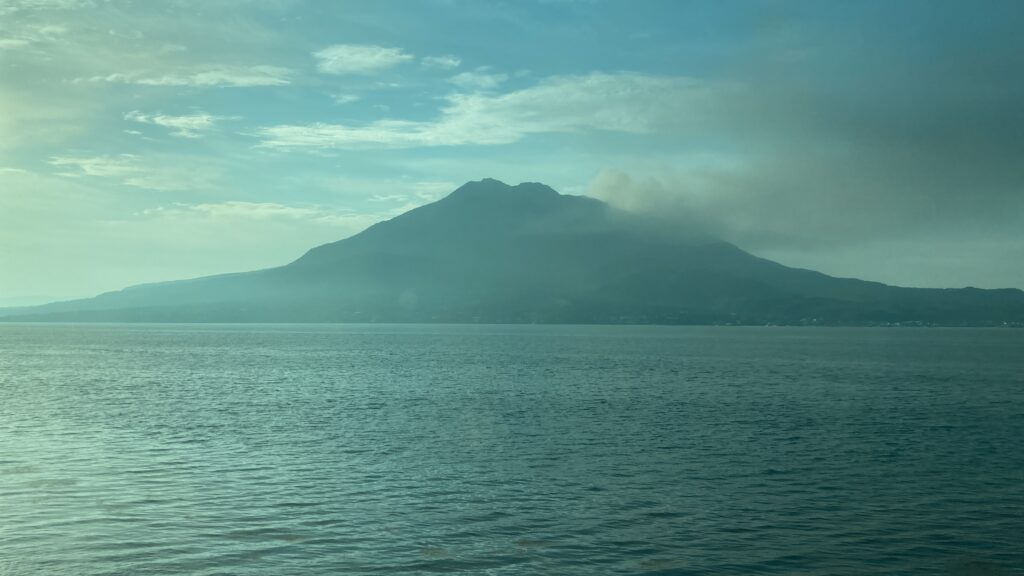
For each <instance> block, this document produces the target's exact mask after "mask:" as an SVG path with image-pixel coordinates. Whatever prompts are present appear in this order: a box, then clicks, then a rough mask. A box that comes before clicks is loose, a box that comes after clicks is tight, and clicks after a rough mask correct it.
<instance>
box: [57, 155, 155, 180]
mask: <svg viewBox="0 0 1024 576" xmlns="http://www.w3.org/2000/svg"><path fill="white" fill-rule="evenodd" d="M137 160H138V157H137V156H135V155H134V154H119V155H117V156H93V157H74V156H53V157H51V158H50V165H51V166H57V167H58V168H61V169H62V170H64V171H63V172H59V174H60V175H61V176H73V177H78V176H96V177H99V178H109V177H120V176H127V175H129V174H133V173H135V172H138V170H139V168H138V165H137ZM66 169H70V171H67V170H66Z"/></svg>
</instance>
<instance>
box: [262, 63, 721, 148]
mask: <svg viewBox="0 0 1024 576" xmlns="http://www.w3.org/2000/svg"><path fill="white" fill-rule="evenodd" d="M730 89H731V88H730V87H729V86H725V85H712V84H708V83H706V82H702V81H698V80H694V79H690V78H683V77H667V76H652V75H646V74H627V73H622V74H602V73H594V74H589V75H586V76H563V77H555V78H549V79H547V80H545V81H543V82H541V83H539V84H537V85H536V86H533V87H530V88H526V89H523V90H518V91H513V92H508V93H505V94H498V95H491V94H483V93H473V94H453V95H451V96H449V97H448V98H447V105H446V106H445V107H444V108H443V109H442V110H441V114H440V116H439V117H438V118H437V119H435V120H433V121H412V120H398V119H385V120H379V121H376V122H371V123H368V124H363V125H342V124H326V123H314V124H304V125H290V124H284V125H277V126H269V127H265V128H262V129H260V130H258V131H257V134H258V135H259V136H260V137H261V138H262V142H261V144H260V145H261V146H263V147H271V148H306V149H330V148H337V149H346V148H348V149H351V148H363V149H365V148H412V147H421V146H459V145H488V144H490V145H493V144H509V143H512V142H516V141H518V140H520V139H522V138H524V137H526V136H528V135H530V134H541V133H566V132H579V131H587V130H601V131H609V132H621V133H632V134H649V133H654V132H657V131H660V130H668V129H679V127H680V126H685V125H686V124H688V123H695V122H699V121H701V118H702V117H704V116H706V115H707V113H708V110H709V109H710V107H711V106H714V104H715V102H716V100H717V97H718V96H721V95H722V94H725V93H727V92H728V90H730Z"/></svg>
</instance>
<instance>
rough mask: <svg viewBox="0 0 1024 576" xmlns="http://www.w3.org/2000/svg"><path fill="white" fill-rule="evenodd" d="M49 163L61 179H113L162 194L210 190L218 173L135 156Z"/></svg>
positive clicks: (64, 158)
mask: <svg viewBox="0 0 1024 576" xmlns="http://www.w3.org/2000/svg"><path fill="white" fill-rule="evenodd" d="M49 163H50V165H51V166H55V167H57V168H58V171H57V172H56V174H57V175H58V176H64V177H68V178H81V177H83V176H86V177H91V178H110V179H113V180H116V181H118V182H120V183H121V184H123V185H125V186H132V187H135V188H145V189H147V190H156V191H161V192H167V191H178V190H197V189H206V188H209V187H211V182H212V181H213V180H214V179H215V172H216V171H214V170H211V169H210V167H209V166H208V165H204V164H199V165H196V164H188V163H182V162H181V161H180V160H179V159H167V158H164V159H161V161H157V160H153V159H149V160H145V159H143V158H140V157H139V156H136V155H134V154H118V155H105V156H53V157H51V158H50V160H49Z"/></svg>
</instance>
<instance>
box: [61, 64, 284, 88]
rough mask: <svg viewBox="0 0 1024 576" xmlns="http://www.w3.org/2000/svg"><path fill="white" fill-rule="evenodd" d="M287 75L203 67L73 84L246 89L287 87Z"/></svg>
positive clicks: (256, 69)
mask: <svg viewBox="0 0 1024 576" xmlns="http://www.w3.org/2000/svg"><path fill="white" fill-rule="evenodd" d="M290 75H291V71H290V70H288V69H286V68H280V67H277V66H205V67H202V68H196V69H191V70H181V71H176V72H170V73H166V74H156V75H154V74H152V73H147V72H129V73H120V72H118V73H114V74H107V75H106V76H92V77H89V78H78V79H76V80H75V81H76V82H83V81H84V82H117V83H123V84H138V85H142V86H192V87H198V88H202V87H226V88H250V87H258V86H284V85H286V84H290V83H291V80H289V76H290Z"/></svg>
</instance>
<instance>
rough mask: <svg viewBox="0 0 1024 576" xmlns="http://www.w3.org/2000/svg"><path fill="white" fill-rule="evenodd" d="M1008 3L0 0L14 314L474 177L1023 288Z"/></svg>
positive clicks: (930, 278)
mask: <svg viewBox="0 0 1024 576" xmlns="http://www.w3.org/2000/svg"><path fill="white" fill-rule="evenodd" d="M1022 23H1024V19H1022V18H1021V9H1020V8H1018V7H1017V4H1015V3H1003V2H983V3H979V4H978V6H975V7H972V6H968V5H967V3H952V2H923V1H922V2H912V1H902V2H867V1H866V2H854V3H848V2H843V3H839V2H757V1H748V2H738V1H736V2H733V1H721V2H710V1H709V2H696V1H692V2H686V1H666V2H656V1H643V2H624V1H623V2H612V1H600V0H592V1H570V0H547V1H533V2H530V1H525V0H524V1H521V2H482V1H481V2H469V1H459V0H443V1H442V0H424V1H421V2H412V1H401V2H385V1H375V2H369V1H365V2H343V1H338V2H301V1H289V0H278V1H259V2H257V1H252V2H244V1H237V2H216V1H207V2H187V1H173V2H127V1H123V2H121V1H110V2H107V1H103V0H0V111H2V112H3V113H2V114H0V305H3V304H16V303H33V302H39V301H45V300H48V299H53V298H70V297H80V296H89V295H93V294H96V293H99V292H102V291H106V290H113V289H118V288H121V287H124V286H127V285H131V284H137V283H141V282H152V281H160V280H170V279H178V278H186V277H194V276H200V275H205V274H212V273H219V272H227V271H238V270H248V269H255V268H261V267H267V266H273V265H278V264H282V263H285V262H288V261H289V260H291V259H293V258H295V257H297V256H299V255H300V254H302V253H303V252H304V251H305V250H306V249H308V248H309V247H312V246H314V245H316V244H320V243H324V242H328V241H332V240H336V239H338V238H342V237H345V236H348V235H351V234H353V233H355V232H358V231H359V230H361V229H362V228H364V227H366V226H367V225H369V224H371V223H373V222H376V221H379V220H381V219H385V218H389V217H391V216H394V215H396V214H399V213H401V212H403V211H405V210H408V209H410V208H412V207H414V206H417V205H420V204H423V203H425V202H429V201H432V200H435V199H437V198H439V197H442V196H443V195H445V194H446V193H447V192H450V191H451V190H452V189H454V188H455V187H457V186H458V185H460V184H461V183H463V182H465V181H467V180H475V179H479V178H482V177H495V178H499V179H502V180H505V181H508V182H511V183H517V182H520V181H542V182H545V183H547V184H549V185H551V186H553V187H555V188H556V189H558V190H560V191H561V192H563V193H572V194H589V195H592V196H596V197H599V198H602V199H604V200H607V201H609V202H611V203H612V204H615V205H618V206H620V207H623V208H626V209H630V210H637V211H647V212H651V213H652V214H656V215H657V216H658V217H660V218H666V219H669V221H670V222H672V223H673V224H674V225H678V226H689V227H698V228H704V229H707V230H708V231H710V232H713V233H716V234H718V235H720V236H722V237H723V238H725V239H727V240H730V241H733V242H735V243H737V244H738V245H740V246H741V247H743V248H746V249H748V250H750V251H752V252H754V253H756V254H759V255H763V256H766V257H770V258H774V259H778V260H780V261H782V262H783V263H786V264H790V265H797V266H805V267H811V268H816V269H820V270H822V271H825V272H827V273H831V274H835V275H841V276H859V277H864V278H869V279H875V280H881V281H886V282H891V283H897V284H903V285H917V286H923V285H931V286H963V285H976V286H984V287H998V286H1018V287H1024V266H1021V265H1020V264H1019V262H1024V240H1022V234H1021V233H1020V230H1021V229H1024V226H1022V225H1024V200H1022V196H1024V194H1022V184H1024V177H1022V175H1021V170H1020V168H1019V167H1018V166H1017V164H1018V163H1019V157H1020V156H1019V153H1020V152H1021V151H1022V150H1021V147H1022V145H1021V143H1020V138H1019V135H1020V134H1021V133H1024V132H1021V131H1020V129H1022V128H1024V118H1022V116H1021V111H1020V106H1019V102H1020V101H1022V100H1021V98H1024V93H1022V92H1024V91H1022V89H1021V88H1022V81H1021V80H1019V79H1018V77H1019V76H1020V70H1021V69H1024V67H1022V64H1024V62H1022V56H1021V55H1022V54H1024V50H1022V48H1024V42H1022V41H1021V40H1019V39H1018V38H1019V36H1020V34H1019V29H1020V25H1021V24H1022Z"/></svg>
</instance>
